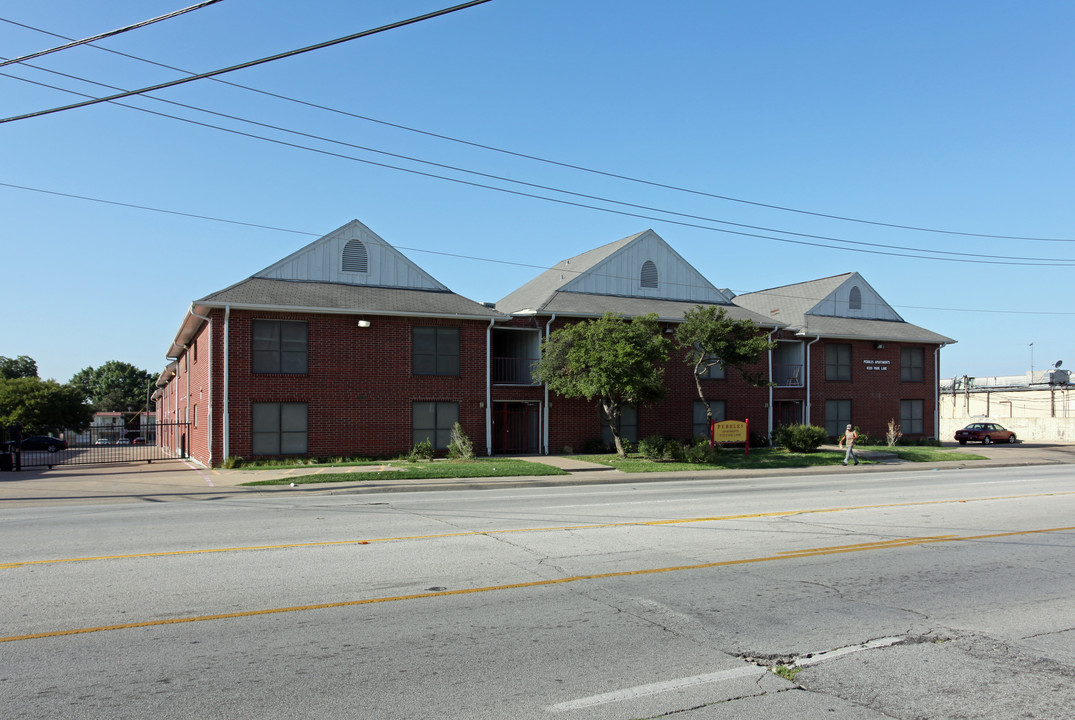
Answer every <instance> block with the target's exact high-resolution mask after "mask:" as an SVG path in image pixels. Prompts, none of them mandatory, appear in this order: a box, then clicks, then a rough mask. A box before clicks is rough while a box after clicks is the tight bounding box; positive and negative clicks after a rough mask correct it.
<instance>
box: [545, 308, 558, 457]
mask: <svg viewBox="0 0 1075 720" xmlns="http://www.w3.org/2000/svg"><path fill="white" fill-rule="evenodd" d="M555 319H556V313H553V314H552V317H550V318H549V321H548V322H547V323H545V341H546V342H548V340H549V331H550V330H551V328H552V322H553V320H555ZM545 454H546V455H548V454H549V383H548V382H546V383H545Z"/></svg>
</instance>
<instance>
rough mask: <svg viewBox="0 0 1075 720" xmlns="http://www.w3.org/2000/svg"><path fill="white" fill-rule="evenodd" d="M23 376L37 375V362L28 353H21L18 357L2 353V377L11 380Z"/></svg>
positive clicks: (0, 366)
mask: <svg viewBox="0 0 1075 720" xmlns="http://www.w3.org/2000/svg"><path fill="white" fill-rule="evenodd" d="M22 377H37V363H36V362H35V361H34V359H33V358H32V357H29V356H27V355H19V356H18V357H17V358H9V357H4V356H3V355H0V378H4V379H6V380H11V379H12V378H22Z"/></svg>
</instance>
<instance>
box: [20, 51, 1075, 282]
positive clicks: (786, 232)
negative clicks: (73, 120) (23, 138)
mask: <svg viewBox="0 0 1075 720" xmlns="http://www.w3.org/2000/svg"><path fill="white" fill-rule="evenodd" d="M27 67H33V68H35V69H40V70H44V71H45V72H49V73H52V74H54V75H61V76H63V77H67V78H71V79H74V80H79V81H82V82H88V83H92V84H95V85H99V86H102V87H108V88H111V89H119V88H116V87H115V86H112V85H106V84H104V83H100V82H96V81H93V80H88V79H86V78H82V77H78V76H75V75H70V74H67V73H61V72H59V71H55V70H49V69H47V68H37V67H36V66H33V65H27ZM0 75H4V76H6V77H12V78H15V79H18V80H22V81H24V82H28V83H31V84H35V85H40V86H42V87H47V88H50V89H54V90H60V91H63V92H67V93H71V94H75V95H83V96H85V94H84V93H79V92H77V91H74V90H67V89H65V88H60V87H56V86H54V85H48V84H46V83H40V82H37V81H34V80H28V79H26V78H18V77H16V76H12V75H8V74H6V73H0ZM147 97H149V99H151V100H156V101H158V102H163V103H167V104H169V105H175V106H178V107H183V108H187V109H190V110H195V111H198V112H204V113H207V114H210V115H216V116H218V117H223V118H227V119H229V120H236V121H239V122H243V123H247V124H251V125H256V126H258V127H263V128H267V129H271V130H278V131H280V132H284V133H289V134H292V135H298V136H300V137H306V138H310V139H313V140H319V141H322V142H327V143H331V144H335V145H341V146H345V147H350V148H354V149H356V150H362V151H365V152H372V153H376V154H379V155H383V156H388V157H393V158H396V159H399V160H406V161H408V162H415V163H419V164H422V165H427V166H432V167H437V168H441V169H444V170H451V171H453V172H460V173H464V174H468V175H473V176H477V177H482V178H486V179H490V180H496V181H498V182H506V183H511V184H515V185H521V186H524V187H529V188H534V189H537V190H543V191H548V192H555V193H560V194H563V195H568V196H572V197H578V198H582V199H586V200H595V201H598V202H604V203H609V204H612V205H619V206H621V207H629V208H634V209H637V210H644V211H647V212H657V213H662V214H665V215H671V216H673V217H681V218H685V219H688V220H700V221H703V222H710V223H717V224H720V225H728V226H732V227H738V228H743V229H747V230H760V231H763V232H775V233H780V234H784V235H791V236H794V237H803V238H809V239H814V240H827V241H830V242H837V243H842V244H845V245H857V246H860V247H872V248H883V249H886V250H905V251H908V252H918V253H930V254H933V255H948V256H952V257H957V258H958V257H968V258H980V257H981V254H980V253H965V252H953V251H947V250H933V249H929V248H917V247H906V246H899V245H889V244H883V243H871V242H865V241H860V240H847V239H843V238H837V237H832V236H827V235H813V234H809V233H800V232H795V231H791V230H781V229H779V228H769V227H763V226H757V225H747V224H744V223H736V222H731V221H728V220H721V219H719V218H711V217H706V216H702V215H693V214H689V213H682V212H677V211H674V210H666V209H663V208H657V207H651V206H648V205H640V204H637V203H629V202H624V201H621V200H615V199H612V198H606V197H602V196H599V195H591V194H587V193H580V192H575V191H571V190H564V189H561V188H556V187H552V186H548V185H541V184H537V183H531V182H526V181H523V180H515V179H512V178H508V177H503V176H500V175H493V174H490V173H484V172H479V171H476V170H468V169H466V168H461V167H458V166H454V165H447V164H444V163H437V162H433V161H429V160H422V159H421V158H416V157H412V156H407V155H401V154H398V153H392V152H388V151H384V150H377V149H375V148H371V147H368V146H363V145H357V144H354V143H349V142H345V141H342V140H334V139H332V138H327V137H324V136H320V135H314V134H311V133H305V132H301V131H298V130H291V129H289V128H285V127H281V126H279V125H272V124H268V123H263V122H259V121H257V120H250V119H248V118H243V117H239V116H237V115H230V114H227V113H221V112H217V111H214V110H207V109H205V108H200V107H197V106H194V105H189V104H186V103H180V102H176V101H173V100H166V99H163V98H157V97H153V96H147ZM114 104H116V105H119V106H121V107H126V108H129V109H132V110H139V111H141V112H147V113H150V114H153V115H158V116H161V117H166V118H171V119H174V120H179V121H181V122H186V123H190V124H194V125H198V126H201V127H206V128H210V129H215V130H221V131H223V132H229V133H234V134H238V135H241V136H244V137H250V138H254V139H260V140H263V141H266V142H274V143H279V144H283V145H286V146H289V147H294V148H297V149H302V150H307V151H311V152H325V151H322V150H319V149H316V148H311V147H309V146H306V145H299V144H296V143H287V142H283V141H278V140H275V139H272V138H267V137H264V136H261V135H256V134H253V133H245V132H241V131H238V130H234V129H231V128H225V127H222V126H219V125H212V124H209V123H202V122H198V121H195V120H191V119H189V118H183V117H179V116H176V115H169V114H167V113H159V112H156V111H153V110H149V109H147V108H142V107H138V106H134V105H129V104H126V103H120V102H114ZM327 154H330V155H333V156H336V157H340V158H344V159H350V160H354V161H356V162H370V163H371V164H374V165H381V166H382V167H386V168H390V169H395V170H403V171H408V170H406V169H404V168H400V167H397V166H394V165H385V164H380V163H372V162H371V161H367V160H364V159H362V158H356V157H354V156H351V155H343V154H338V153H327ZM408 172H409V171H408ZM420 174H426V173H420ZM426 175H428V176H429V177H433V178H437V179H442V180H449V181H453V182H462V181H459V180H458V179H456V178H448V177H444V176H441V175H433V174H426ZM467 184H471V183H467ZM474 185H475V186H477V187H482V188H487V189H494V190H500V189H501V188H497V187H495V186H488V185H484V184H474ZM529 196H530V197H535V198H538V199H544V200H551V201H556V199H555V198H547V197H544V196H538V195H529ZM583 207H590V206H583ZM595 209H598V208H595ZM638 217H646V216H638ZM648 219H659V218H648ZM712 229H714V230H716V229H717V228H712ZM729 232H730V231H729ZM747 235H748V236H752V237H767V236H761V235H752V234H749V233H747ZM770 239H774V240H778V241H783V240H784V239H783V238H770ZM818 247H830V248H831V247H832V246H829V245H818ZM904 257H906V256H904ZM992 257H993V260H994V261H1002V260H1011V261H1028V262H1029V264H1035V265H1036V264H1075V261H1069V260H1067V259H1065V258H1036V257H1019V256H992ZM925 259H928V258H925ZM940 259H943V258H940ZM973 262H985V261H982V260H980V259H978V260H974V261H973ZM1017 264H1026V263H1017Z"/></svg>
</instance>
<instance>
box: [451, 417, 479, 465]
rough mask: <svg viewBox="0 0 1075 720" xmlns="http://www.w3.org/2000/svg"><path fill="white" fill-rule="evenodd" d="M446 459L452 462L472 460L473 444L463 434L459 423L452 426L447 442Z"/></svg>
mask: <svg viewBox="0 0 1075 720" xmlns="http://www.w3.org/2000/svg"><path fill="white" fill-rule="evenodd" d="M448 457H449V458H451V459H453V460H473V459H474V443H472V442H471V441H470V438H468V437H467V434H466V433H465V432H463V426H462V425H460V424H459V423H456V424H455V425H452V437H451V439H450V440H449V441H448Z"/></svg>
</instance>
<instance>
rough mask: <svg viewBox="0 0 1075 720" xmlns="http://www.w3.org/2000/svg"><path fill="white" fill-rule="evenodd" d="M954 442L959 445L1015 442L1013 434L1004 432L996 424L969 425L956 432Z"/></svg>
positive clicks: (1009, 431) (1008, 431)
mask: <svg viewBox="0 0 1075 720" xmlns="http://www.w3.org/2000/svg"><path fill="white" fill-rule="evenodd" d="M956 440H957V441H958V442H959V444H960V445H966V444H967V443H968V442H981V443H982V445H988V444H989V443H995V442H1006V443H1013V442H1015V433H1013V432H1012V431H1011V430H1005V429H1004V428H1003V427H1001V426H1000V425H997V424H996V423H971V424H970V425H968V426H967V427H965V428H963V429H962V430H956Z"/></svg>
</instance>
